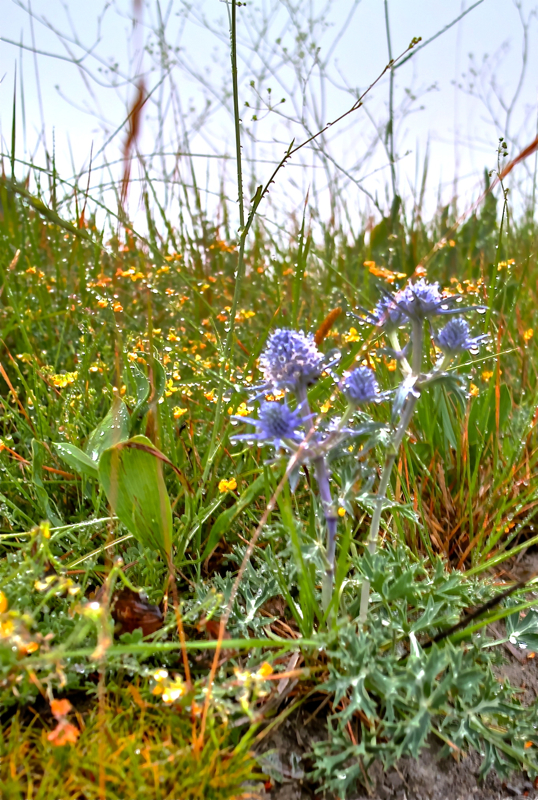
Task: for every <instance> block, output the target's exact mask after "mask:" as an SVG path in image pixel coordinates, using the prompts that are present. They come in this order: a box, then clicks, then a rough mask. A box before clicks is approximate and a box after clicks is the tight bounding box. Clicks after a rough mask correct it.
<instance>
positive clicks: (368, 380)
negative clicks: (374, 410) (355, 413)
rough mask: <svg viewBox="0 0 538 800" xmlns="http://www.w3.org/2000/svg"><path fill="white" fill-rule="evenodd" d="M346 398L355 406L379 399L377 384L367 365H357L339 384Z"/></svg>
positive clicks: (372, 372)
mask: <svg viewBox="0 0 538 800" xmlns="http://www.w3.org/2000/svg"><path fill="white" fill-rule="evenodd" d="M340 388H341V390H342V392H343V393H344V395H345V396H346V398H347V399H348V400H349V402H350V403H352V404H353V405H355V406H360V405H363V404H364V403H371V402H372V401H374V400H378V399H379V396H380V395H379V384H378V383H377V380H376V378H375V373H374V371H373V370H371V369H369V367H357V369H354V370H353V372H350V373H349V374H348V375H346V377H345V378H344V380H343V381H342V382H341V384H340Z"/></svg>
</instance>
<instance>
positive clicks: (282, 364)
mask: <svg viewBox="0 0 538 800" xmlns="http://www.w3.org/2000/svg"><path fill="white" fill-rule="evenodd" d="M260 366H261V369H262V371H263V374H264V378H265V382H266V385H269V386H272V387H274V388H275V389H291V390H292V391H294V392H297V390H300V389H302V388H304V387H306V386H309V385H310V384H311V383H314V381H316V380H317V378H319V376H320V375H321V373H322V371H323V354H322V353H320V351H319V350H318V348H317V345H316V343H315V341H314V337H313V336H312V334H305V333H303V331H293V330H290V329H289V328H279V329H278V330H276V331H275V332H274V333H273V334H272V335H271V336H270V338H269V341H268V342H267V345H266V347H265V350H264V351H263V353H262V355H261V357H260Z"/></svg>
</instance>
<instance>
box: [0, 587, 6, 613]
mask: <svg viewBox="0 0 538 800" xmlns="http://www.w3.org/2000/svg"><path fill="white" fill-rule="evenodd" d="M4 611H7V597H6V596H5V594H4V592H0V614H3V613H4Z"/></svg>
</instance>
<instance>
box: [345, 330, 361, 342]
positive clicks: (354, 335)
mask: <svg viewBox="0 0 538 800" xmlns="http://www.w3.org/2000/svg"><path fill="white" fill-rule="evenodd" d="M343 339H344V342H360V341H361V337H360V336H359V332H358V331H357V329H356V328H350V329H349V333H345V334H344V336H343Z"/></svg>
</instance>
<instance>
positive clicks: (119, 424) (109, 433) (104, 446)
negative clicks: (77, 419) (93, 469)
mask: <svg viewBox="0 0 538 800" xmlns="http://www.w3.org/2000/svg"><path fill="white" fill-rule="evenodd" d="M128 436H129V412H128V411H127V406H126V405H125V403H124V402H123V400H122V399H121V398H119V397H115V398H114V400H113V401H112V406H111V407H110V411H109V412H108V414H107V415H106V417H105V418H104V419H103V420H102V421H101V422H100V423H99V425H98V426H97V428H95V430H94V431H92V433H91V434H90V436H89V438H88V441H87V442H86V447H85V448H84V452H85V453H86V454H87V455H88V456H89V457H90V459H91V460H92V461H93V462H97V461H99V457H100V455H101V453H104V451H105V450H108V448H109V447H112V446H113V445H115V444H118V442H124V441H125V440H126V439H127V438H128Z"/></svg>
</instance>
